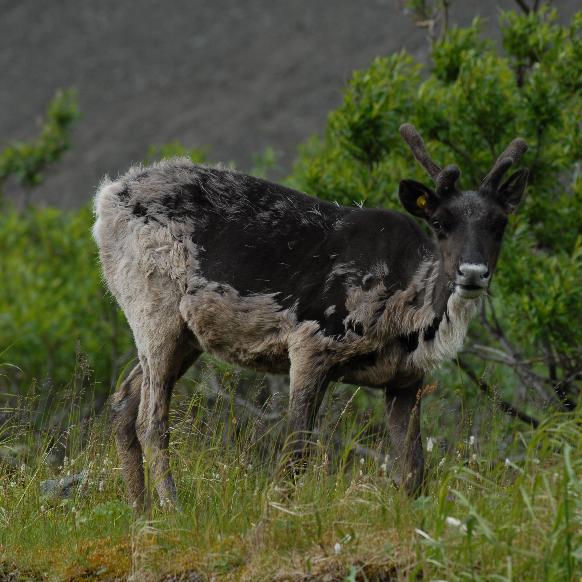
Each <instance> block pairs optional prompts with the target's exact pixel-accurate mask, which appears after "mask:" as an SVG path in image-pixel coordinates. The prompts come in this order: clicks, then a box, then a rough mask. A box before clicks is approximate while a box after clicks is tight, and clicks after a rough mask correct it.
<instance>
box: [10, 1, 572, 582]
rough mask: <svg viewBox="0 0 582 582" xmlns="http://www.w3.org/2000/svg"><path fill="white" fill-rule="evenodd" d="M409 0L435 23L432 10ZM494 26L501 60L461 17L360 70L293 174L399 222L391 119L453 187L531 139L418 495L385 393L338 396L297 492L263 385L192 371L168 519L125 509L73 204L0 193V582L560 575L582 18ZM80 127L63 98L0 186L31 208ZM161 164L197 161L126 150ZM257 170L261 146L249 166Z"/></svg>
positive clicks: (124, 336) (166, 149) (114, 375)
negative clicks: (525, 175) (420, 49)
mask: <svg viewBox="0 0 582 582" xmlns="http://www.w3.org/2000/svg"><path fill="white" fill-rule="evenodd" d="M411 4H412V5H413V9H414V10H416V11H418V14H419V15H421V16H422V15H423V14H424V16H422V18H423V19H428V18H432V19H434V18H435V14H436V12H435V9H433V8H431V7H430V6H429V3H427V2H424V1H423V2H417V1H416V0H415V2H412V3H411ZM442 4H443V5H445V6H446V5H447V4H448V2H442ZM422 11H425V12H422ZM427 11H428V12H427ZM425 13H426V14H425ZM427 15H428V16H427ZM501 26H502V34H503V50H501V49H499V48H498V47H497V46H496V45H495V44H493V43H492V42H490V41H488V40H485V39H483V38H481V36H480V32H479V23H478V22H475V23H474V24H473V25H472V26H471V27H469V28H466V29H455V28H452V29H448V30H446V33H443V34H442V35H441V36H440V37H436V36H435V35H434V34H431V39H432V52H431V55H432V63H431V65H430V67H428V68H427V69H423V68H422V67H421V66H420V65H419V64H417V63H415V62H414V60H413V59H412V58H411V57H410V56H409V55H407V54H405V53H400V54H397V55H392V56H389V57H385V58H379V59H376V60H375V61H374V62H373V63H372V64H371V66H370V67H369V68H368V69H367V70H364V71H360V72H357V73H355V75H354V77H353V79H352V80H351V81H350V83H349V84H348V86H347V88H346V91H345V95H344V101H343V103H342V105H341V106H340V107H339V108H338V109H337V110H336V111H333V112H332V113H331V114H330V116H329V121H328V125H327V129H326V132H325V134H324V135H323V136H321V137H314V138H313V139H311V140H310V141H309V142H308V143H307V144H306V145H305V146H303V147H302V148H301V151H300V155H299V159H298V161H297V164H296V166H295V168H294V171H293V174H292V175H291V177H290V178H289V183H290V184H291V185H293V186H296V187H299V188H301V189H303V190H306V191H308V192H310V193H311V194H314V195H317V196H320V197H323V198H327V199H330V200H337V201H338V202H341V203H344V204H352V203H354V202H355V203H362V202H363V203H364V204H365V205H366V206H388V207H393V208H399V207H400V205H399V202H398V197H397V189H398V182H399V180H400V179H402V178H405V177H408V178H416V179H420V180H423V181H425V182H426V181H427V179H426V177H425V176H424V175H423V173H422V170H420V169H419V168H418V167H417V166H416V164H415V163H414V162H413V160H412V157H411V155H410V152H409V150H408V149H407V148H406V146H405V145H404V144H403V143H402V140H401V139H400V137H399V135H398V127H399V125H400V124H401V123H402V122H403V121H405V120H407V121H411V122H412V123H414V124H415V125H416V126H417V127H418V128H419V130H420V131H421V132H422V133H423V135H424V136H425V138H426V140H427V142H428V146H429V148H430V151H431V152H432V153H433V155H434V158H435V160H437V161H439V162H440V163H443V164H444V163H450V162H453V161H454V162H457V163H458V164H459V165H460V166H461V168H462V170H463V172H464V174H463V176H462V178H461V182H462V185H463V186H464V187H465V188H471V187H475V186H476V185H477V184H478V183H479V180H480V179H481V177H482V176H484V175H485V173H486V172H487V171H488V170H489V168H490V166H491V164H492V163H493V161H494V159H495V156H496V154H498V153H499V152H501V151H502V150H503V148H504V147H505V145H506V144H507V143H508V142H509V141H510V140H511V139H512V138H513V137H515V136H516V135H522V136H523V137H525V138H526V139H527V140H528V142H529V143H530V151H529V153H528V155H527V156H526V159H525V161H524V165H525V166H527V167H529V168H530V169H531V171H532V177H531V185H530V187H529V192H528V196H527V199H526V201H525V203H524V204H523V206H522V208H520V210H519V212H518V214H517V215H516V216H515V217H514V218H513V219H512V222H511V224H510V228H509V230H508V233H507V236H506V241H505V246H504V252H503V256H502V257H501V259H500V267H499V271H498V273H497V275H496V278H495V281H494V284H493V290H492V296H491V298H490V301H489V302H488V304H487V306H486V308H485V310H484V313H483V317H482V318H480V319H479V320H478V321H476V322H475V325H474V326H473V328H472V330H471V336H470V338H469V341H468V342H467V345H466V349H465V350H464V352H463V353H462V354H461V355H460V357H459V359H458V361H457V362H455V363H450V364H449V365H447V366H446V367H444V368H443V369H442V370H440V371H439V372H438V373H437V374H436V375H435V378H434V380H435V382H436V383H435V384H433V385H430V386H427V387H426V389H425V392H426V396H425V397H424V398H423V418H422V423H423V429H424V434H425V437H426V441H425V445H426V450H427V463H428V482H429V485H428V489H427V491H426V492H425V495H424V496H422V497H420V498H419V499H416V500H412V499H408V498H406V497H405V496H404V495H403V494H402V493H401V492H399V491H397V490H396V489H395V488H394V487H393V485H392V484H391V479H390V477H391V468H390V459H389V458H386V457H385V456H384V455H385V451H386V450H387V446H386V437H385V434H384V430H383V425H382V419H383V414H382V409H383V407H382V404H381V399H380V396H379V395H378V394H376V393H373V392H368V391H367V390H366V389H363V388H362V389H355V388H353V387H346V386H342V385H335V386H333V389H332V391H331V393H330V394H329V395H328V396H327V397H326V400H325V402H324V411H323V414H322V418H321V419H320V425H319V427H318V433H317V435H316V438H317V439H318V440H317V442H316V443H314V454H313V457H312V458H311V459H310V461H309V466H308V467H307V470H306V472H305V474H304V475H302V476H301V477H300V478H299V479H298V481H297V482H296V483H295V484H293V485H291V484H290V483H289V482H288V481H285V480H284V479H283V478H282V470H281V467H282V466H283V464H284V460H285V459H284V454H283V453H282V452H281V451H283V450H284V446H283V445H284V443H283V439H284V421H283V420H282V418H283V414H284V412H283V411H284V409H285V397H284V396H282V395H281V386H279V387H275V388H273V386H272V385H271V384H270V382H271V380H268V379H267V380H263V379H260V378H257V377H256V376H254V375H253V374H250V373H244V374H238V373H233V371H232V370H231V369H230V367H228V366H226V365H222V364H220V365H217V364H216V362H212V361H211V360H209V359H207V360H206V364H204V363H203V364H202V366H200V367H198V368H197V369H196V370H194V371H193V372H192V374H191V376H189V377H188V378H186V379H185V380H184V381H183V382H182V383H181V385H180V386H179V387H178V388H177V394H176V396H175V399H174V403H173V413H172V426H173V433H172V445H171V446H172V449H173V450H172V458H173V463H174V474H175V477H176V480H177V483H178V487H179V494H180V498H181V499H180V500H181V504H182V512H180V513H164V512H162V510H161V509H159V508H157V507H155V508H154V509H153V511H152V514H151V515H149V516H148V518H149V519H147V520H145V519H136V518H135V517H134V516H133V515H132V512H131V509H130V508H129V507H128V506H127V504H126V503H125V502H124V488H123V483H122V481H121V476H120V474H119V470H118V468H117V467H118V463H117V457H116V454H115V451H114V446H113V441H112V439H111V437H110V425H109V422H108V419H107V416H106V414H105V412H104V411H102V410H101V408H102V405H103V404H104V402H105V399H106V397H107V395H108V394H109V393H110V390H111V386H112V385H114V384H116V383H119V382H120V381H121V378H122V377H123V374H124V370H125V369H127V366H129V365H131V363H132V361H133V358H134V352H133V346H132V342H131V337H130V333H129V330H128V329H127V325H126V323H125V321H124V318H123V316H122V314H121V313H120V312H119V310H118V309H117V308H116V306H115V305H114V303H113V302H112V300H111V298H110V297H109V296H108V295H107V293H106V291H105V289H104V287H103V285H102V282H101V280H100V276H99V271H98V267H97V256H96V249H95V245H94V243H93V241H92V239H91V233H90V227H91V223H92V212H91V209H90V207H89V206H87V207H84V208H81V209H79V210H76V211H62V210H57V209H53V208H44V209H41V208H35V207H33V206H32V205H28V206H27V207H26V208H23V209H16V208H14V207H12V206H11V205H10V204H8V203H7V202H3V203H2V206H1V211H0V253H1V256H0V281H1V285H0V392H2V394H1V400H2V409H1V410H0V415H1V417H2V424H1V425H0V579H3V578H7V579H19V580H20V579H22V580H28V579H33V580H37V579H38V580H40V579H49V580H54V579H57V580H60V579H84V580H99V579H102V580H106V579H112V578H115V577H117V576H119V577H123V576H126V575H128V574H133V575H134V579H135V580H141V579H144V580H147V579H157V578H158V577H160V576H163V575H165V574H167V573H173V574H178V573H185V572H198V573H200V574H201V575H202V576H205V577H207V578H208V579H211V578H212V577H213V576H214V577H215V579H220V580H222V579H225V580H239V579H243V580H281V581H282V580H298V579H299V580H319V579H325V578H323V577H324V576H328V578H327V579H329V580H385V579H388V578H390V579H416V578H419V579H426V580H445V579H446V580H449V581H452V580H462V579H474V580H508V581H509V580H547V581H553V580H577V579H578V577H579V576H580V575H581V574H582V553H581V551H580V548H581V547H582V534H581V532H582V485H581V476H582V458H581V456H580V454H579V451H580V450H581V447H582V422H581V420H582V419H581V417H580V407H579V406H578V407H576V404H577V401H578V399H579V397H580V393H579V392H580V382H581V380H582V378H581V373H582V350H581V349H580V346H581V345H582V321H581V319H580V318H581V313H582V285H580V282H581V281H582V237H581V235H580V226H579V225H580V224H581V223H582V175H581V172H580V160H581V159H582V39H581V30H582V13H579V14H578V15H577V16H576V17H575V18H574V19H573V20H572V22H571V23H570V24H569V25H566V26H561V25H559V24H558V23H557V20H556V16H555V13H554V12H551V11H549V10H548V9H546V8H542V9H541V10H539V11H531V12H530V13H529V14H527V15H525V14H524V15H520V14H516V13H512V12H509V13H504V14H503V15H502V16H501ZM444 28H446V27H444ZM433 32H434V31H433ZM77 117H78V112H77V108H76V104H75V98H74V94H72V93H70V92H64V93H60V94H58V95H57V96H56V97H55V100H54V101H53V103H52V104H51V105H50V107H49V110H48V113H47V116H46V122H45V125H44V127H43V129H42V130H41V132H40V137H39V138H38V139H37V140H35V141H33V142H32V143H29V144H15V145H10V146H8V147H7V148H5V149H4V150H2V151H0V187H4V189H6V188H7V187H8V186H9V185H10V184H12V181H16V182H17V183H18V184H19V185H20V186H23V187H24V188H25V189H27V190H29V192H28V194H30V193H31V189H32V188H33V187H34V186H35V185H37V184H38V183H39V182H40V181H41V180H42V172H43V170H44V169H45V167H46V166H47V165H48V164H49V163H52V162H54V161H56V160H57V159H58V158H59V156H60V155H61V154H62V153H63V151H65V149H66V148H67V147H68V145H69V132H70V129H71V127H72V124H73V122H74V121H75V120H76V119H77ZM174 155H186V156H189V157H191V158H192V159H193V160H194V161H196V162H201V161H204V159H205V157H206V152H205V151H203V150H200V149H188V148H186V147H184V146H183V145H182V144H179V143H171V144H166V145H162V146H155V147H152V148H151V149H150V150H149V151H148V152H146V153H145V155H144V158H145V160H146V161H148V162H150V161H153V160H155V159H158V158H160V157H169V156H174ZM274 165H275V158H274V155H273V152H272V150H269V149H267V150H266V151H265V152H264V153H262V154H260V155H258V156H257V157H256V158H255V167H254V168H253V170H252V172H253V173H255V174H256V175H266V174H268V172H269V171H270V170H271V169H272V168H273V166H274ZM217 370H218V371H217ZM217 374H222V376H221V377H220V378H218V377H217ZM283 392H284V391H283ZM483 393H485V395H486V396H487V397H484V396H483ZM504 411H509V412H510V413H511V414H512V415H513V416H518V417H519V418H520V419H521V420H519V419H513V418H511V417H510V416H508V415H506V414H505V412H504ZM523 421H525V422H523ZM535 427H537V428H535ZM84 471H87V472H88V473H87V474H86V475H85V474H84V473H83V472H84ZM71 475H72V476H74V475H78V476H79V479H80V481H81V482H82V484H81V486H80V487H79V488H78V489H77V488H75V489H74V490H73V495H72V496H71V497H69V498H62V497H60V496H51V495H43V494H41V491H42V490H43V488H45V487H46V485H42V486H41V483H42V482H43V481H45V480H47V479H53V480H56V481H55V482H56V483H57V484H58V483H59V482H60V480H61V479H65V480H66V478H67V477H68V476H71ZM15 573H17V574H15ZM11 575H14V576H13V578H10V577H9V576H11ZM17 576H19V577H17ZM148 576H149V578H148Z"/></svg>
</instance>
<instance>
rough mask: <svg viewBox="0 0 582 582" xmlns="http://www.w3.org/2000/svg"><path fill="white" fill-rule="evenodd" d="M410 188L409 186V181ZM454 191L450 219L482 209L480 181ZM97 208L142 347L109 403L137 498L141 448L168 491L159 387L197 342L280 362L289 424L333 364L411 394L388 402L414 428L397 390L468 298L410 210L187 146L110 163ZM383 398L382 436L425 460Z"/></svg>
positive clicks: (450, 351) (102, 243) (303, 426)
mask: <svg viewBox="0 0 582 582" xmlns="http://www.w3.org/2000/svg"><path fill="white" fill-rule="evenodd" d="M423 159H424V158H423ZM407 188H408V189H410V190H411V193H410V196H414V195H415V194H414V192H413V191H412V190H413V189H414V188H415V186H414V183H408V184H407ZM407 195H408V194H407ZM464 204H465V205H467V204H469V205H472V206H471V208H472V209H474V212H472V213H469V214H467V212H466V209H465V208H464V206H463V205H458V206H459V208H461V210H460V211H457V214H458V216H459V217H460V219H462V220H465V221H473V222H475V221H478V220H482V219H483V220H485V219H486V218H487V214H486V213H487V212H488V211H489V210H488V207H487V206H486V204H485V203H484V202H483V201H482V200H481V198H479V196H478V195H477V194H476V193H471V196H468V197H467V199H466V201H465V202H464ZM95 215H96V221H95V225H94V228H93V235H94V238H95V241H96V242H97V245H98V247H99V255H100V259H101V265H102V271H103V276H104V279H105V281H106V283H107V285H108V287H109V289H110V291H111V293H112V294H113V296H114V297H115V298H116V300H117V302H118V303H119V305H120V306H121V308H122V309H123V311H124V313H125V315H126V317H127V320H128V322H129V325H130V327H131V330H132V332H133V336H134V339H135V343H136V347H137V350H138V355H139V360H140V364H139V365H138V366H137V367H136V369H135V370H134V371H133V372H132V374H131V376H130V378H129V379H128V380H127V381H126V383H124V385H123V386H122V388H121V389H120V391H119V392H118V393H117V394H116V395H115V396H114V398H113V403H112V405H113V408H112V410H113V413H114V416H115V418H116V419H117V420H116V434H117V437H116V438H117V443H118V447H119V448H120V449H122V450H120V460H121V462H122V469H123V472H124V475H125V477H126V481H127V482H128V487H129V491H130V496H131V498H132V500H133V501H134V502H135V503H137V504H138V505H144V504H146V499H147V498H146V494H145V490H144V486H145V485H144V476H143V467H142V464H141V456H142V452H143V454H144V455H145V456H146V458H148V459H150V461H151V462H150V463H148V466H149V467H150V470H151V472H152V477H153V482H155V484H156V487H157V489H158V494H159V496H160V499H161V500H163V501H164V502H165V501H167V500H169V501H170V502H171V501H175V499H176V495H175V486H174V483H173V480H172V477H171V474H170V470H169V456H168V439H169V432H168V431H169V428H168V410H169V402H170V395H171V390H172V386H173V384H174V383H175V382H176V380H177V379H178V378H179V377H180V375H181V374H183V373H184V372H185V371H186V369H187V368H188V366H189V365H191V363H192V362H193V361H194V360H195V359H196V358H197V357H198V356H199V355H200V353H202V352H204V351H206V352H208V353H211V354H213V355H215V356H216V357H218V358H221V359H223V360H225V361H227V362H230V363H232V364H236V365H239V366H244V367H249V368H253V369H257V370H262V371H267V372H274V373H285V372H289V373H290V408H289V425H290V430H292V431H298V432H302V431H309V430H310V429H311V428H312V426H313V421H314V418H315V414H316V413H317V409H318V406H319V402H320V401H321V398H322V396H323V393H324V391H325V386H326V385H327V383H328V382H329V381H330V380H344V381H345V382H349V383H360V384H366V385H369V386H379V387H383V388H385V390H386V393H387V394H388V393H390V394H392V392H393V390H394V389H395V387H397V386H399V385H400V386H402V390H403V392H402V394H405V393H406V394H408V396H406V399H404V400H402V401H400V399H398V400H399V401H398V402H397V403H395V401H394V397H393V396H391V400H390V402H391V407H392V408H391V410H403V411H405V412H402V414H406V415H413V417H414V418H416V419H417V420H415V424H414V426H415V427H416V428H415V429H414V430H417V431H419V430H420V428H419V421H418V418H417V417H418V407H416V408H414V402H415V400H414V399H415V398H416V396H414V397H410V395H409V392H410V391H411V390H413V389H414V394H415V395H416V393H417V391H418V389H419V388H418V387H419V386H420V385H421V383H422V378H423V375H424V374H425V373H426V372H428V371H430V370H432V369H434V368H435V367H437V366H438V365H439V364H440V363H441V362H442V361H443V360H445V359H448V358H452V357H454V355H455V354H456V352H457V351H458V350H459V349H461V347H462V344H463V340H464V338H465V335H466V332H467V328H468V325H469V322H470V320H471V318H472V317H473V315H474V314H475V313H476V312H477V310H478V308H479V301H480V300H479V298H476V299H468V298H467V296H468V294H470V292H469V291H467V293H466V295H467V296H465V297H462V296H461V295H460V294H459V293H457V292H454V291H453V290H454V283H453V280H452V279H451V277H454V275H451V274H450V273H451V269H454V268H455V264H454V262H451V259H450V258H447V257H449V255H450V252H449V251H448V250H447V253H448V254H447V253H445V254H443V253H441V251H440V250H439V248H437V246H436V244H435V242H434V241H432V240H431V239H430V238H428V237H426V235H425V234H424V233H423V232H422V230H421V229H420V228H419V227H418V226H417V225H416V224H415V222H414V221H413V220H412V219H410V218H408V217H405V216H403V215H401V214H398V213H394V212H391V211H385V210H374V209H371V210H370V209H361V208H351V207H342V206H339V205H337V204H330V203H327V202H324V201H321V200H317V199H315V198H312V197H309V196H307V195H305V194H303V193H300V192H295V191H293V190H290V189H287V188H284V187H282V186H279V185H276V184H272V183H270V182H266V181H264V180H259V179H257V178H253V177H250V176H245V175H243V174H239V173H237V172H232V171H228V170H224V169H217V168H206V167H201V166H195V165H193V164H192V163H191V162H190V161H189V160H187V159H185V158H178V159H175V160H169V161H163V162H159V163H157V164H154V165H152V166H150V167H147V168H144V167H142V166H136V167H134V168H132V169H130V170H129V172H127V173H126V174H125V175H124V176H121V177H120V178H118V179H117V180H114V181H112V180H109V179H107V178H106V179H105V180H103V181H102V183H101V184H100V186H99V188H98V190H97V194H96V197H95ZM371 233H375V234H374V235H373V236H371ZM443 257H444V258H443ZM452 272H453V273H454V270H453V271H452ZM465 283H467V285H469V287H471V281H468V282H467V281H463V284H465ZM411 387H412V388H411ZM402 398H404V396H403V397H402ZM411 407H412V408H411ZM414 410H416V412H414ZM394 414H395V413H392V416H391V418H392V420H391V421H390V423H392V424H390V423H389V426H393V427H394V430H393V434H394V438H395V439H396V440H400V441H402V443H404V444H402V446H406V447H408V448H410V447H415V448H414V451H415V452H414V454H412V453H410V455H409V457H407V458H410V459H412V458H414V459H417V458H419V457H418V455H419V454H420V459H421V460H422V447H420V453H419V451H418V447H419V444H418V443H419V442H420V441H419V440H418V439H419V437H417V436H415V437H414V438H413V439H412V440H411V439H409V438H408V436H406V438H405V435H404V432H403V431H404V429H403V426H404V424H403V422H404V420H403V419H402V418H400V417H398V418H397V417H396V416H394ZM398 414H400V413H398ZM414 414H416V416H414ZM403 435H404V436H403ZM402 439H405V441H406V443H409V444H405V441H403V440H402ZM406 439H407V440H406ZM297 442H298V443H299V444H298V446H297V447H296V449H294V454H297V455H299V454H301V450H302V446H303V445H301V443H302V442H303V441H302V440H301V439H299V441H297ZM412 443H414V444H412ZM411 450H412V449H411ZM407 462H408V461H407ZM410 462H412V461H410ZM414 471H416V469H415V470H414ZM415 474H416V477H415V479H416V480H415V483H417V484H418V482H419V477H418V471H416V473H415ZM415 486H416V485H415Z"/></svg>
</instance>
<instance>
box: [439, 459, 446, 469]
mask: <svg viewBox="0 0 582 582" xmlns="http://www.w3.org/2000/svg"><path fill="white" fill-rule="evenodd" d="M445 462H446V458H445V457H443V458H442V459H441V460H440V461H439V469H441V468H442V467H444V466H445Z"/></svg>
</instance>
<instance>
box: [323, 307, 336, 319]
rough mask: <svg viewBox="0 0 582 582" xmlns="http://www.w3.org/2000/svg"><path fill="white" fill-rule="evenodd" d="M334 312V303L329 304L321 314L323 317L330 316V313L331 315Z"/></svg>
mask: <svg viewBox="0 0 582 582" xmlns="http://www.w3.org/2000/svg"><path fill="white" fill-rule="evenodd" d="M334 313H335V305H330V306H329V307H328V308H327V309H326V310H325V311H324V312H323V314H324V315H325V317H330V316H331V315H333V314H334Z"/></svg>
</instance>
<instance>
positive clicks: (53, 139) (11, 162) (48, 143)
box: [0, 91, 79, 195]
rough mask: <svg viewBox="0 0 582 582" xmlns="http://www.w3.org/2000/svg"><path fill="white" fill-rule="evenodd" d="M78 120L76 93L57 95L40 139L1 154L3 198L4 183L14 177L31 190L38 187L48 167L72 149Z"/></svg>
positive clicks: (4, 150) (51, 104) (0, 192)
mask: <svg viewBox="0 0 582 582" xmlns="http://www.w3.org/2000/svg"><path fill="white" fill-rule="evenodd" d="M78 117H79V111H78V108H77V99H76V96H75V93H74V91H59V92H57V94H56V95H55V97H54V98H53V100H52V101H51V103H50V105H49V108H48V111H47V114H46V120H45V122H44V125H43V127H42V130H41V132H40V135H39V136H38V138H37V139H36V140H34V141H32V142H30V143H15V144H12V145H9V146H8V147H6V148H4V149H3V150H2V151H1V152H0V195H1V194H2V187H3V185H4V182H5V181H6V180H7V179H8V178H9V177H11V176H12V177H14V178H15V179H16V180H17V181H18V182H19V183H20V184H21V185H22V186H25V187H27V188H32V187H33V186H37V185H38V184H39V183H40V182H41V181H42V171H43V170H44V169H45V168H46V166H48V165H50V164H51V163H53V162H56V161H57V160H58V159H59V158H60V157H61V156H62V154H63V153H64V152H65V151H66V150H68V149H69V147H70V145H71V140H70V132H71V128H72V125H73V124H74V122H75V121H76V120H77V119H78Z"/></svg>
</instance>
